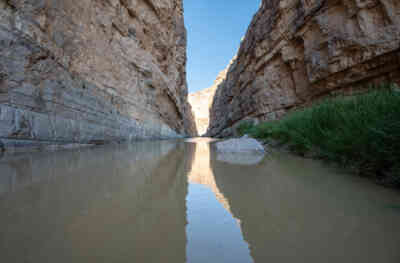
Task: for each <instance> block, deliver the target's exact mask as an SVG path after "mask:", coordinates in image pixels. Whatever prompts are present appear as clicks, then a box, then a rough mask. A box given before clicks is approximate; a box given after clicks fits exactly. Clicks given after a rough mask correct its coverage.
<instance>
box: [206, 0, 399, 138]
mask: <svg viewBox="0 0 400 263" xmlns="http://www.w3.org/2000/svg"><path fill="white" fill-rule="evenodd" d="M399 48H400V2H399V1H398V0H329V1H328V0H281V1H279V0H263V1H262V4H261V7H260V9H259V11H258V12H257V14H256V15H255V16H254V18H253V21H252V22H251V25H250V27H249V29H248V31H247V33H246V36H245V38H244V40H243V41H242V43H241V47H240V49H239V52H238V54H237V59H236V61H235V62H234V63H233V64H232V65H231V66H230V68H229V71H228V74H227V77H226V79H225V81H224V82H223V83H222V84H220V86H219V87H218V89H217V91H216V94H215V98H214V101H213V105H212V109H211V116H210V118H211V119H210V127H209V129H208V135H210V136H227V135H231V134H232V127H235V125H238V124H239V123H240V122H241V121H243V120H246V119H251V120H252V121H268V120H274V119H279V118H280V117H282V116H283V115H284V114H285V113H286V112H288V111H289V110H291V109H294V108H296V107H301V106H304V105H308V104H309V103H311V102H313V101H315V100H316V99H318V98H321V97H323V96H327V95H329V94H332V93H337V92H342V91H343V92H344V91H348V90H351V89H353V88H359V87H362V86H365V85H368V84H372V83H382V82H395V83H400V51H399Z"/></svg>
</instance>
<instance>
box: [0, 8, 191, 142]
mask: <svg viewBox="0 0 400 263" xmlns="http://www.w3.org/2000/svg"><path fill="white" fill-rule="evenodd" d="M185 66H186V30H185V27H184V22H183V10H182V1H181V0H86V1H82V0H68V1H63V0H56V1H48V0H40V1H25V0H0V124H1V125H0V137H1V138H3V139H5V140H4V142H5V143H8V144H25V143H30V144H31V143H33V144H35V143H37V142H39V141H41V142H43V141H46V142H79V143H86V142H90V141H111V140H129V139H143V138H170V137H179V136H182V135H185V134H191V133H193V132H194V125H193V124H192V119H191V110H190V106H189V104H188V103H187V87H186V70H185Z"/></svg>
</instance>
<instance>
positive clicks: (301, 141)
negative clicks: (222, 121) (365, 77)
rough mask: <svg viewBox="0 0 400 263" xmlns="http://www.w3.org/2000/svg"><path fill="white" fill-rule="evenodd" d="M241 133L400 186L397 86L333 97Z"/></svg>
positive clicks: (241, 129) (399, 100)
mask: <svg viewBox="0 0 400 263" xmlns="http://www.w3.org/2000/svg"><path fill="white" fill-rule="evenodd" d="M238 132H239V134H249V135H250V136H252V137H254V138H256V139H259V140H261V141H263V142H264V143H266V144H267V145H270V146H271V145H272V146H279V147H285V149H288V150H290V151H291V152H294V153H297V154H300V155H306V156H312V157H313V158H320V159H324V160H328V161H333V162H336V163H339V164H340V165H343V166H345V167H347V168H350V169H351V170H352V171H354V172H356V173H358V174H360V175H362V176H368V177H371V178H373V179H374V180H376V181H378V182H379V183H382V184H385V185H391V186H400V90H399V89H398V87H396V86H394V85H392V86H391V85H386V86H384V87H383V86H382V87H380V88H379V89H373V90H370V91H368V92H364V93H357V94H354V95H352V96H347V97H343V96H339V97H335V98H330V99H327V100H324V101H322V102H319V103H317V104H314V105H313V106H311V107H310V108H306V109H302V110H298V111H296V112H293V113H291V114H288V115H287V116H286V117H285V118H283V119H282V120H279V121H273V122H266V123H261V124H259V125H251V124H248V123H245V124H242V125H240V126H239V127H238Z"/></svg>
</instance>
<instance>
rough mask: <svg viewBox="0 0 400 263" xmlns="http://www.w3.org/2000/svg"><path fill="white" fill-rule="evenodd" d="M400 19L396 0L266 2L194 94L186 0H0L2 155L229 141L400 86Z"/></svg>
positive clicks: (264, 1) (269, 0)
mask: <svg viewBox="0 0 400 263" xmlns="http://www.w3.org/2000/svg"><path fill="white" fill-rule="evenodd" d="M399 17H400V4H399V3H398V2H397V1H395V0H342V1H327V0H283V1H278V0H263V1H262V3H261V6H260V9H259V11H258V12H257V13H256V14H255V16H254V18H253V20H252V22H251V24H250V26H249V28H248V31H247V33H246V35H245V37H244V38H243V39H242V42H241V45H240V49H239V51H238V52H237V55H236V56H235V57H234V58H233V59H232V61H231V63H230V64H229V65H228V67H227V68H226V69H225V70H223V71H222V72H221V73H220V74H219V75H218V77H217V79H216V81H215V83H214V85H213V86H212V87H210V88H208V89H206V90H203V91H199V92H196V93H193V94H190V95H188V87H187V81H186V61H187V54H186V46H187V36H186V29H185V25H184V12H183V3H182V0H107V1H104V0H88V1H78V0H71V1H61V0H57V1H48V0H40V1H23V0H0V148H4V147H19V146H42V145H49V144H69V143H78V144H87V143H92V144H93V143H94V144H102V143H105V142H111V141H118V142H119V141H130V140H140V139H166V138H182V137H188V136H195V135H197V134H200V135H204V134H205V135H207V136H213V137H225V136H230V135H233V134H234V130H235V127H236V126H237V125H238V124H240V123H241V122H242V121H246V120H249V121H252V122H260V121H269V120H275V119H279V118H281V117H282V116H284V115H285V114H286V113H287V112H290V111H291V110H293V109H297V108H299V107H303V106H307V105H310V104H311V103H312V102H314V101H316V100H318V99H320V98H323V97H325V96H329V95H331V94H336V93H340V92H348V91H350V92H351V91H352V90H354V89H358V88H359V87H363V86H366V85H368V84H374V83H383V82H394V83H400V52H399V49H400V18H399ZM192 108H193V110H192Z"/></svg>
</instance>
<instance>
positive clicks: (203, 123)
mask: <svg viewBox="0 0 400 263" xmlns="http://www.w3.org/2000/svg"><path fill="white" fill-rule="evenodd" d="M227 70H228V69H225V70H223V71H221V72H220V73H219V74H218V76H217V78H216V80H215V81H214V84H213V85H212V86H211V87H209V88H207V89H203V90H200V91H197V92H193V93H190V94H189V104H190V105H191V107H192V111H193V117H194V120H195V123H196V128H197V132H198V135H204V134H205V133H206V131H207V128H208V125H209V122H210V109H211V106H212V102H213V99H214V95H215V91H216V90H217V87H218V85H219V84H221V83H222V82H223V81H224V80H225V77H226V73H227Z"/></svg>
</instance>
